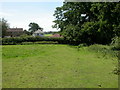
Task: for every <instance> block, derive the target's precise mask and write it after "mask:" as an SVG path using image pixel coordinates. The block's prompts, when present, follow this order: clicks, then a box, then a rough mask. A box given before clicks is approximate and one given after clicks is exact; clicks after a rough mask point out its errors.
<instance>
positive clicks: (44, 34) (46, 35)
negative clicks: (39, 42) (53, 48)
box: [44, 34, 52, 36]
mask: <svg viewBox="0 0 120 90" xmlns="http://www.w3.org/2000/svg"><path fill="white" fill-rule="evenodd" d="M44 36H52V34H44Z"/></svg>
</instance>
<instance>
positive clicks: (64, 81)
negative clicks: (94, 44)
mask: <svg viewBox="0 0 120 90" xmlns="http://www.w3.org/2000/svg"><path fill="white" fill-rule="evenodd" d="M89 48H90V47H81V48H80V49H77V48H76V47H75V46H69V45H52V44H51V45H50V44H48V45H39V44H38V45H37V44H36V45H6V46H3V51H2V52H3V54H2V55H3V61H2V62H3V74H2V75H3V83H2V84H3V88H99V87H102V88H117V87H118V76H117V75H115V74H113V70H114V67H115V65H116V64H117V58H116V57H110V56H109V55H108V56H103V54H102V53H101V52H94V51H90V50H89Z"/></svg>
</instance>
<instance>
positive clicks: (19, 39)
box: [1, 36, 66, 45]
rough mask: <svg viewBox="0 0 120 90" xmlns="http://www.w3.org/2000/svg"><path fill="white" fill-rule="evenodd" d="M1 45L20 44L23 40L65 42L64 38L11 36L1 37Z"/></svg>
mask: <svg viewBox="0 0 120 90" xmlns="http://www.w3.org/2000/svg"><path fill="white" fill-rule="evenodd" d="M1 41H2V45H16V44H22V43H23V42H39V41H52V42H58V44H65V43H66V41H65V40H64V38H57V37H56V38H55V37H32V36H31V37H11V38H2V39H1Z"/></svg>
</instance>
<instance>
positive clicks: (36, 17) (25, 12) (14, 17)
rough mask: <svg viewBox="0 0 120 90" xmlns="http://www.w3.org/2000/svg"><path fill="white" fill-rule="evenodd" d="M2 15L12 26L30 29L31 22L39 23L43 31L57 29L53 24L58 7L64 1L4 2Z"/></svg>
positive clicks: (0, 9) (0, 13) (1, 9)
mask: <svg viewBox="0 0 120 90" xmlns="http://www.w3.org/2000/svg"><path fill="white" fill-rule="evenodd" d="M0 4H1V8H0V16H2V17H4V18H5V19H6V20H7V21H8V23H9V24H10V27H11V28H12V27H18V28H23V29H28V28H29V27H28V25H29V23H30V22H35V23H38V24H39V26H40V27H42V28H43V31H56V29H53V28H52V27H51V26H52V25H54V23H53V22H52V21H53V20H55V17H54V16H53V14H54V10H55V8H56V7H59V6H62V4H63V2H62V1H61V2H2V3H0Z"/></svg>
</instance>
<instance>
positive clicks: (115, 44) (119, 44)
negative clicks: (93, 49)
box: [111, 36, 120, 50]
mask: <svg viewBox="0 0 120 90" xmlns="http://www.w3.org/2000/svg"><path fill="white" fill-rule="evenodd" d="M111 46H112V49H115V50H120V37H118V36H116V37H114V38H113V39H112V42H111Z"/></svg>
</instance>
